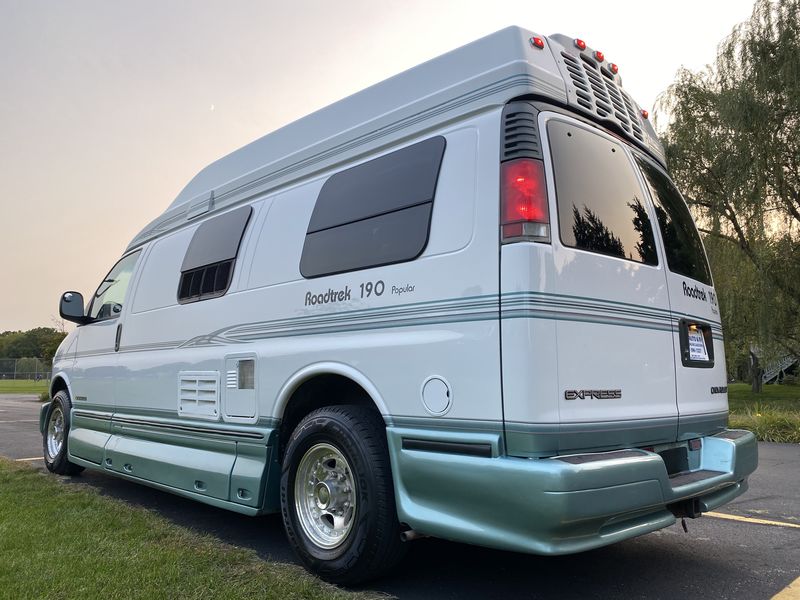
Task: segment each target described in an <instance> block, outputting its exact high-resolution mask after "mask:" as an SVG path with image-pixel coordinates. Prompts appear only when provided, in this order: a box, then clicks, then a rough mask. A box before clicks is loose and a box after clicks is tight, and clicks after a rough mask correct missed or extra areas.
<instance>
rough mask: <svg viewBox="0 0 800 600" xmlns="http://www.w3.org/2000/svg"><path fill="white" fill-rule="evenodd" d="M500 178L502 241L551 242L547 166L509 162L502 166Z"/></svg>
mask: <svg viewBox="0 0 800 600" xmlns="http://www.w3.org/2000/svg"><path fill="white" fill-rule="evenodd" d="M500 177H501V184H500V185H501V189H500V202H501V217H500V219H501V225H502V228H503V239H504V240H506V239H508V238H519V237H525V238H529V239H535V240H538V241H549V238H550V234H549V223H550V214H549V211H548V208H547V187H546V184H545V179H544V163H542V161H540V160H534V159H531V158H519V159H517V160H512V161H508V162H505V163H503V164H501V165H500Z"/></svg>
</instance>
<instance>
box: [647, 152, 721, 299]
mask: <svg viewBox="0 0 800 600" xmlns="http://www.w3.org/2000/svg"><path fill="white" fill-rule="evenodd" d="M636 162H638V163H639V166H640V167H641V169H642V173H644V179H645V181H646V182H647V186H648V187H649V188H650V195H651V196H652V197H653V204H654V205H655V207H656V218H657V219H658V227H659V229H660V230H661V237H662V238H663V240H664V250H665V251H666V254H667V264H668V265H669V268H670V270H671V271H672V272H674V273H678V274H680V275H685V276H686V277H691V278H692V279H697V281H701V282H702V283H705V284H706V285H711V270H710V269H709V268H708V262H707V261H706V255H705V252H704V251H703V242H701V241H700V234H699V233H697V229H696V228H695V226H694V220H693V219H692V215H691V214H690V213H689V208H688V207H687V206H686V203H685V202H684V201H683V198H682V197H681V194H680V192H679V191H678V190H677V188H676V187H675V186H674V185H673V184H672V182H671V181H670V180H669V178H668V177H667V176H666V175H665V174H664V173H662V172H661V171H660V170H659V169H657V168H656V167H655V166H654V165H652V164H650V163H649V162H647V161H646V160H643V159H641V158H639V157H636Z"/></svg>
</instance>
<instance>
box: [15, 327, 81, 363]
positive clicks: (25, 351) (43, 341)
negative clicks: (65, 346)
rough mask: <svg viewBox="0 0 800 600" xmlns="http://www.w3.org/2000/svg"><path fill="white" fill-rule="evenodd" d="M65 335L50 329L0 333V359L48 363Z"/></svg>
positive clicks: (38, 328)
mask: <svg viewBox="0 0 800 600" xmlns="http://www.w3.org/2000/svg"><path fill="white" fill-rule="evenodd" d="M66 335H67V334H66V333H64V332H63V331H57V330H55V329H53V328H52V327H36V328H35V329H29V330H28V331H5V332H3V333H0V357H3V358H26V357H36V358H41V359H43V360H44V361H45V362H47V363H49V362H50V360H52V358H53V354H55V351H56V349H57V348H58V345H59V344H60V343H61V340H63V339H64V337H66Z"/></svg>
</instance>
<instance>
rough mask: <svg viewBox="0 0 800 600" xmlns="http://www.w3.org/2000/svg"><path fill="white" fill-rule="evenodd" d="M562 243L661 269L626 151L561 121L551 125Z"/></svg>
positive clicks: (640, 192)
mask: <svg viewBox="0 0 800 600" xmlns="http://www.w3.org/2000/svg"><path fill="white" fill-rule="evenodd" d="M547 133H548V138H549V141H550V154H551V156H552V161H553V172H554V174H555V184H556V198H557V204H558V221H559V231H560V234H561V242H562V243H563V244H564V245H566V246H571V247H573V248H579V249H581V250H588V251H590V252H596V253H598V254H606V255H609V256H615V257H617V258H624V259H627V260H632V261H635V262H639V263H645V264H648V265H656V264H658V256H657V254H656V243H655V238H654V236H653V228H652V225H651V223H650V217H649V215H648V214H647V209H646V208H645V203H644V200H643V193H642V189H641V188H640V187H639V182H638V180H637V178H636V174H635V171H634V168H633V165H632V164H631V162H630V160H629V159H628V157H627V155H626V153H625V151H624V150H623V148H622V146H621V145H620V144H618V143H616V142H613V141H610V140H608V139H606V138H604V137H601V136H600V135H597V134H595V133H592V132H591V131H588V130H586V129H583V128H582V127H578V126H575V125H570V124H568V123H564V122H562V121H550V123H548V125H547Z"/></svg>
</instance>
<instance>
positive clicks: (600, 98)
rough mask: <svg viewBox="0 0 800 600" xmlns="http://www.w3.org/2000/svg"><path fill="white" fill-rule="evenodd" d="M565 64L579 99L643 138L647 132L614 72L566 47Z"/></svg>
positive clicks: (584, 104)
mask: <svg viewBox="0 0 800 600" xmlns="http://www.w3.org/2000/svg"><path fill="white" fill-rule="evenodd" d="M561 56H562V58H563V59H564V65H565V66H566V68H567V72H568V73H569V76H570V78H571V79H572V83H573V85H574V86H575V95H576V98H575V101H576V102H577V103H578V104H579V105H580V106H582V107H583V108H585V109H586V110H588V111H590V112H592V113H594V114H596V115H597V116H598V117H600V118H601V119H605V120H607V121H612V122H614V123H616V124H617V125H619V126H620V127H621V128H622V130H623V131H625V132H626V133H628V134H630V135H632V136H633V137H635V138H636V139H637V140H639V141H640V142H643V141H644V134H643V133H642V128H641V126H640V125H639V118H638V116H637V114H636V111H635V110H634V108H633V102H632V101H631V99H630V96H628V94H627V93H626V92H625V91H624V90H622V89H620V88H619V87H618V86H617V84H616V83H614V81H613V77H611V74H610V73H609V72H608V71H607V70H606V69H603V68H602V67H598V65H597V63H595V61H594V60H593V59H592V58H590V57H588V56H585V55H584V54H581V55H580V57H581V60H578V58H577V57H575V56H573V55H572V54H570V53H569V52H565V51H562V52H561Z"/></svg>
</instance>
